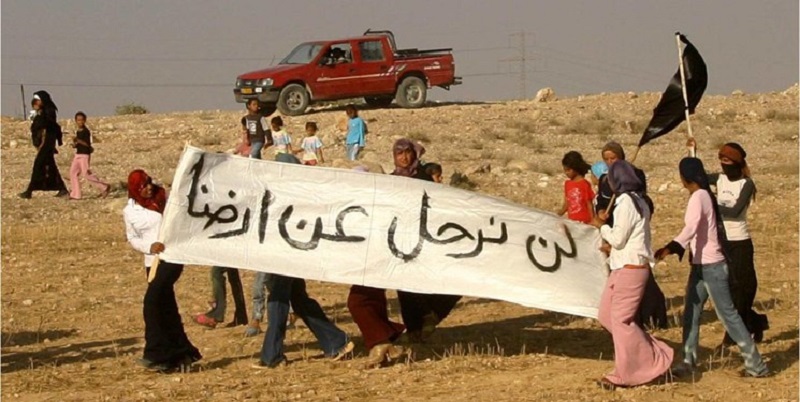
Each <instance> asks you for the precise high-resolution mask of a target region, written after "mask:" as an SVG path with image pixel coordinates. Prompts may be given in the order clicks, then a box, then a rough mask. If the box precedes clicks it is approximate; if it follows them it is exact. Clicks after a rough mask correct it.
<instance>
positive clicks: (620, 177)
mask: <svg viewBox="0 0 800 402" xmlns="http://www.w3.org/2000/svg"><path fill="white" fill-rule="evenodd" d="M608 179H609V180H608V182H609V184H610V185H611V190H612V191H613V192H614V194H616V195H617V196H619V195H622V194H628V195H630V196H631V198H632V199H633V205H634V206H635V207H636V211H638V212H639V214H640V215H642V216H644V211H643V210H642V205H641V204H642V203H644V204H645V205H646V202H644V191H645V186H644V183H643V182H642V180H641V179H640V178H639V176H638V175H637V174H636V171H635V170H634V168H633V165H631V164H630V162H628V161H626V160H624V159H620V160H618V161H616V162H614V164H612V165H611V166H610V167H609V168H608ZM639 200H641V201H642V203H640V202H639ZM649 213H650V212H649V211H648V214H649Z"/></svg>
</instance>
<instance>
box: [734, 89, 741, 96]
mask: <svg viewBox="0 0 800 402" xmlns="http://www.w3.org/2000/svg"><path fill="white" fill-rule="evenodd" d="M731 96H744V91H742V90H741V89H736V90H734V91H733V92H731Z"/></svg>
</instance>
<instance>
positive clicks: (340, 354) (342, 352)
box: [331, 341, 356, 361]
mask: <svg viewBox="0 0 800 402" xmlns="http://www.w3.org/2000/svg"><path fill="white" fill-rule="evenodd" d="M355 348H356V344H355V343H353V342H352V341H347V343H345V344H344V346H342V348H341V349H339V350H338V351H337V352H336V354H335V355H333V356H331V360H333V361H339V360H342V359H344V358H345V357H347V355H349V354H350V353H352V352H353V349H355Z"/></svg>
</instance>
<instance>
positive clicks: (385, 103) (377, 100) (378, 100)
mask: <svg viewBox="0 0 800 402" xmlns="http://www.w3.org/2000/svg"><path fill="white" fill-rule="evenodd" d="M393 100H394V99H393V98H392V97H390V96H389V97H387V96H368V97H365V98H364V101H365V102H367V105H370V106H372V107H389V105H391V104H392V101H393Z"/></svg>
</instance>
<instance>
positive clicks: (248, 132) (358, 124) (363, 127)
mask: <svg viewBox="0 0 800 402" xmlns="http://www.w3.org/2000/svg"><path fill="white" fill-rule="evenodd" d="M247 111H248V113H247V115H246V116H244V117H242V141H241V143H240V144H239V145H238V146H237V147H236V150H235V153H236V154H238V155H241V156H249V157H252V158H256V159H261V151H262V149H263V148H265V147H269V146H274V152H275V155H276V156H277V155H279V154H282V153H285V154H290V155H299V154H302V156H301V158H300V159H301V161H302V163H303V164H304V165H309V166H316V165H318V164H320V163H325V157H324V155H323V152H322V148H323V147H324V145H323V143H322V140H320V139H319V137H317V131H318V130H319V127H318V126H317V123H316V122H313V121H309V122H306V125H305V130H306V136H305V138H303V140H302V141H301V142H300V143H299V147H298V148H294V147H293V146H292V136H291V135H290V134H289V133H288V132H286V130H285V129H284V123H283V118H281V117H280V116H275V117H273V118H272V119H270V120H269V122H267V118H266V117H264V116H262V115H261V114H259V105H258V100H256V99H250V100H248V101H247ZM345 113H347V117H348V124H347V136H346V137H345V146H346V152H347V154H346V156H347V159H349V160H352V161H354V160H356V159H358V155H359V153H360V152H361V150H363V149H364V147H365V146H366V135H367V132H368V131H367V123H366V122H364V120H363V119H362V118H360V117H358V110H357V109H356V107H355V106H354V105H348V106H347V107H346V108H345Z"/></svg>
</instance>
